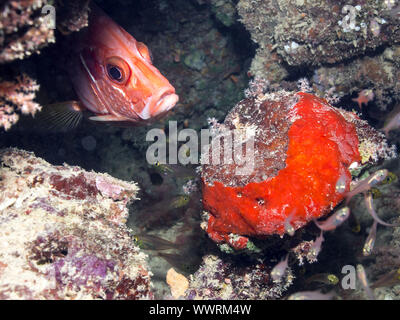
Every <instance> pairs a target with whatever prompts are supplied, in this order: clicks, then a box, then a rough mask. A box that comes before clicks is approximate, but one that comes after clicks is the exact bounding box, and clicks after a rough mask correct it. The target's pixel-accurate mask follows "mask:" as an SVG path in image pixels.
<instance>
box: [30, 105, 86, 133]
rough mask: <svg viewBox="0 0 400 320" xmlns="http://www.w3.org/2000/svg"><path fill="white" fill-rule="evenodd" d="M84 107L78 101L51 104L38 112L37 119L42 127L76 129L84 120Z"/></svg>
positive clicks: (53, 130)
mask: <svg viewBox="0 0 400 320" xmlns="http://www.w3.org/2000/svg"><path fill="white" fill-rule="evenodd" d="M83 110H84V108H83V107H82V106H81V105H80V104H79V102H77V101H65V102H59V103H53V104H49V105H46V106H44V107H43V109H42V110H41V111H40V112H39V113H37V115H36V116H35V120H36V121H37V122H38V125H39V126H40V127H43V128H44V129H45V130H49V131H52V132H65V131H69V130H72V129H75V128H76V127H77V126H78V125H79V124H80V123H81V121H82V118H83Z"/></svg>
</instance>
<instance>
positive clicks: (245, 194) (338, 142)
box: [202, 91, 386, 249]
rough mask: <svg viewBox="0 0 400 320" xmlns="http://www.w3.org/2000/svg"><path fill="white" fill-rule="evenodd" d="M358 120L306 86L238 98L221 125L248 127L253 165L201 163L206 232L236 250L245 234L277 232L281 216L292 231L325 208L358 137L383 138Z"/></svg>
mask: <svg viewBox="0 0 400 320" xmlns="http://www.w3.org/2000/svg"><path fill="white" fill-rule="evenodd" d="M357 119H358V117H357V116H356V115H354V114H352V113H349V112H346V111H344V110H340V109H336V108H334V107H332V106H330V105H329V104H328V103H327V102H326V101H325V100H323V99H320V98H318V97H316V96H314V95H311V94H308V93H301V92H300V93H297V94H295V93H290V92H286V91H280V92H275V93H271V94H266V95H258V96H257V97H250V98H249V99H245V100H243V101H241V102H239V103H238V105H237V106H236V107H234V108H233V109H232V110H231V112H230V113H229V114H228V116H227V118H226V119H225V122H224V124H223V126H224V127H225V131H229V130H232V129H237V128H242V129H243V128H252V130H253V131H254V132H255V136H254V141H255V142H254V156H252V157H251V158H253V159H254V170H253V172H252V173H251V174H248V175H237V174H236V171H235V170H236V169H237V167H238V165H237V164H235V163H233V164H220V165H217V164H207V165H203V173H202V181H203V204H204V209H205V210H206V212H207V214H206V215H205V216H206V219H207V221H206V225H205V228H206V230H207V233H208V235H209V236H210V237H211V238H212V239H213V240H214V241H216V242H217V243H223V242H226V243H228V244H229V245H230V246H231V247H233V248H236V249H243V248H245V247H246V246H247V245H248V242H247V239H246V236H254V237H258V238H265V237H266V236H268V235H273V234H278V235H283V234H284V233H285V222H288V221H289V222H290V224H291V225H292V227H293V228H294V229H295V230H297V229H299V228H301V227H302V226H304V225H305V224H307V223H308V222H309V221H311V220H312V219H317V218H319V217H321V216H323V215H324V214H326V213H328V212H330V211H331V210H332V209H333V208H334V207H335V206H336V205H337V204H338V203H339V202H340V201H341V200H342V199H343V198H344V196H345V193H346V192H347V191H348V190H349V187H350V182H351V180H352V177H351V173H350V171H349V166H350V165H351V164H352V163H361V156H360V153H359V150H358V147H359V136H360V138H362V139H364V140H366V139H367V137H366V136H368V135H369V136H371V135H372V136H374V138H376V139H377V141H376V142H379V143H383V142H382V141H383V140H384V138H383V137H382V136H381V135H380V134H378V133H376V130H373V129H372V128H370V127H369V126H368V125H366V124H365V123H364V122H362V121H361V120H357ZM357 125H358V126H359V127H356V126H357ZM368 130H369V133H368ZM224 134H225V133H222V134H221V135H224ZM374 134H375V135H374ZM378 140H379V141H378ZM384 144H385V143H384ZM212 146H213V144H211V149H212V148H213V147H212ZM385 146H386V145H385ZM211 153H212V152H210V154H211ZM376 157H377V158H379V156H376ZM368 159H369V158H368ZM375 160H376V159H375ZM203 163H204V162H203ZM211 163H212V162H211ZM338 183H339V184H341V188H336V186H337V184H338Z"/></svg>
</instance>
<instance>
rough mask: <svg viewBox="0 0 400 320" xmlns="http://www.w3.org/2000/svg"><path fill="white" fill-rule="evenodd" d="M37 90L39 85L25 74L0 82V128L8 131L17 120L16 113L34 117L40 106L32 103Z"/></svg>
mask: <svg viewBox="0 0 400 320" xmlns="http://www.w3.org/2000/svg"><path fill="white" fill-rule="evenodd" d="M37 90H39V85H37V84H36V81H35V80H32V79H31V78H29V77H28V76H27V75H25V74H23V75H22V77H18V78H17V79H16V80H14V81H3V82H0V128H1V127H3V128H4V129H5V130H8V129H10V128H11V126H12V125H13V124H15V123H16V122H17V121H18V119H19V115H18V112H20V113H22V114H31V115H34V114H35V113H36V112H37V111H40V109H41V107H40V105H39V104H37V103H36V102H34V101H33V99H34V98H35V92H36V91H37Z"/></svg>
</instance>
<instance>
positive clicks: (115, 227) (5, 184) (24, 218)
mask: <svg viewBox="0 0 400 320" xmlns="http://www.w3.org/2000/svg"><path fill="white" fill-rule="evenodd" d="M0 157H1V162H2V167H1V170H0V176H1V179H0V189H1V198H0V212H1V215H0V225H1V228H0V297H1V299H148V298H152V295H153V294H152V292H151V282H150V276H151V273H150V272H149V271H148V270H147V262H146V255H145V254H144V253H142V252H141V251H140V250H139V248H138V247H136V246H135V245H134V242H133V239H132V237H131V235H130V231H129V229H127V228H126V226H125V222H126V219H127V216H128V211H127V208H126V204H127V203H128V202H129V201H130V200H131V199H136V193H137V192H138V187H137V186H136V184H135V183H130V182H124V181H121V180H118V179H115V178H112V177H111V176H109V175H107V174H100V173H95V172H87V171H84V170H82V169H80V168H79V167H70V166H67V165H64V166H51V165H50V164H48V163H47V162H45V161H44V160H42V159H40V158H36V157H35V156H34V155H33V154H32V153H29V152H26V151H21V150H18V149H3V150H2V151H1V152H0Z"/></svg>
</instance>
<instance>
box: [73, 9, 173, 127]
mask: <svg viewBox="0 0 400 320" xmlns="http://www.w3.org/2000/svg"><path fill="white" fill-rule="evenodd" d="M69 71H70V75H71V79H72V83H73V85H74V88H75V91H76V93H77V95H78V97H79V99H80V103H70V104H69V107H70V111H72V109H73V110H74V111H82V110H83V109H87V110H89V111H91V112H92V113H93V114H94V116H92V117H90V118H89V119H91V120H94V121H106V122H110V121H112V122H129V123H131V124H132V123H133V124H140V123H147V122H150V121H151V120H154V119H158V118H159V117H161V116H163V115H165V114H166V113H167V112H168V110H170V109H171V108H172V107H174V106H175V104H176V103H177V102H178V96H177V95H176V94H175V89H174V87H173V86H172V85H171V84H170V83H169V81H168V80H167V79H166V78H165V77H164V76H163V75H162V74H161V73H160V71H158V69H157V68H156V67H154V66H153V64H152V60H151V54H150V51H149V49H148V48H147V46H146V45H145V44H143V43H142V42H139V41H137V40H135V38H133V37H132V36H131V35H130V34H129V33H128V32H126V31H125V30H124V29H123V28H121V27H120V26H119V25H117V24H116V23H115V22H114V21H113V20H111V18H110V17H108V16H107V15H106V14H105V13H104V12H103V11H102V10H101V9H99V8H98V7H96V6H93V7H92V10H91V12H90V18H89V27H88V29H87V30H86V32H85V33H84V34H83V35H82V38H81V40H80V41H79V43H78V45H77V49H76V50H75V54H74V58H73V65H72V67H71V68H70V70H69ZM82 107H83V108H82ZM70 122H73V123H76V122H77V121H76V119H75V120H71V121H70Z"/></svg>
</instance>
